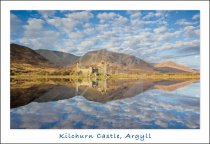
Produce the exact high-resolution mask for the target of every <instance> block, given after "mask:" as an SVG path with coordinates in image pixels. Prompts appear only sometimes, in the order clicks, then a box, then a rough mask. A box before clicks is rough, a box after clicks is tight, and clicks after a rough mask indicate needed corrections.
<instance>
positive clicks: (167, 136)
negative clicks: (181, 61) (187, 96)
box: [1, 1, 209, 143]
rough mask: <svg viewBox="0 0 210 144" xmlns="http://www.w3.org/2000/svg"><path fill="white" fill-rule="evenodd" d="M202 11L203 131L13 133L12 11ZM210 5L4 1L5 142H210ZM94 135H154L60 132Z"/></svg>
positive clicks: (207, 3) (204, 2) (173, 2)
mask: <svg viewBox="0 0 210 144" xmlns="http://www.w3.org/2000/svg"><path fill="white" fill-rule="evenodd" d="M98 9H99V10H115V9H117V10H200V11H201V25H200V26H201V101H200V102H201V103H200V106H201V121H200V123H201V125H200V127H201V128H200V129H199V130H10V106H9V105H10V101H9V100H10V98H9V97H10V83H9V81H10V75H9V71H10V51H9V49H10V27H9V25H10V10H98ZM208 12H209V2H208V1H184V2H183V1H164V2H161V1H153V2H152V1H121V2H117V1H82V2H81V1H77V2H76V1H72V2H70V1H60V2H59V1H42V2H39V1H36V2H35V1H18V2H17V1H2V2H1V30H2V31H1V142H3V143H29V142H31V143H32V142H33V143H70V142H72V143H79V142H83V143H90V142H94V143H99V142H107V143H126V142H129V143H170V142H171V143H172V142H173V143H180V142H181V143H187V142H188V143H204V142H209V81H208V80H209V13H208ZM73 131H74V132H78V133H80V134H90V133H91V134H94V133H98V132H103V133H111V132H116V133H120V134H122V135H125V134H126V133H128V132H129V133H130V134H139V133H146V132H149V133H151V136H152V138H151V139H148V140H146V141H144V142H141V141H136V140H126V139H121V140H118V139H112V140H109V139H105V140H104V139H89V140H88V139H87V140H84V139H59V138H58V134H59V132H68V133H70V132H73Z"/></svg>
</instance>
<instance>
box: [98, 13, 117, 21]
mask: <svg viewBox="0 0 210 144" xmlns="http://www.w3.org/2000/svg"><path fill="white" fill-rule="evenodd" d="M116 16H117V14H115V13H113V12H109V13H107V12H104V13H99V14H98V15H97V18H98V19H100V22H101V23H104V22H106V21H108V20H112V19H114V18H115V17H116Z"/></svg>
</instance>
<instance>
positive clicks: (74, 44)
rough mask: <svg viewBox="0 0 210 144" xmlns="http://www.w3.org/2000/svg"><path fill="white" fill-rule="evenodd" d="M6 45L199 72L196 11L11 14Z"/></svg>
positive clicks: (99, 11)
mask: <svg viewBox="0 0 210 144" xmlns="http://www.w3.org/2000/svg"><path fill="white" fill-rule="evenodd" d="M10 17H11V42H12V43H18V44H21V45H25V46H28V47H30V48H32V49H49V50H57V51H63V52H68V53H72V54H75V55H83V54H85V53H86V52H88V51H93V50H99V49H107V50H110V51H116V52H123V53H127V54H131V55H135V56H136V57H139V58H141V59H143V60H145V61H148V62H152V63H157V62H162V61H174V62H177V63H180V64H184V65H186V66H189V67H192V68H195V69H200V11H196V10H192V11H191V10H186V11H181V10H178V11H155V10H152V11H151V10H144V11H117V10H112V11H110V10H105V11H102V10H97V11H49V10H46V11H44V10H42V11H20V10H18V11H16V10H14V11H11V14H10Z"/></svg>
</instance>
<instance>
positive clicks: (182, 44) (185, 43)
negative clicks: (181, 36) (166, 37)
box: [144, 40, 200, 55]
mask: <svg viewBox="0 0 210 144" xmlns="http://www.w3.org/2000/svg"><path fill="white" fill-rule="evenodd" d="M188 47H200V41H199V40H193V41H177V42H175V43H169V42H166V43H164V44H163V45H161V46H159V47H154V48H151V49H148V50H145V51H144V54H147V55H148V54H151V53H153V52H156V51H158V52H161V51H163V50H167V49H179V48H188Z"/></svg>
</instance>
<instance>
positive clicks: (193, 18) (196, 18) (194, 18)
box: [192, 14, 200, 20]
mask: <svg viewBox="0 0 210 144" xmlns="http://www.w3.org/2000/svg"><path fill="white" fill-rule="evenodd" d="M198 19H200V14H195V15H194V16H193V17H192V20H198Z"/></svg>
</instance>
